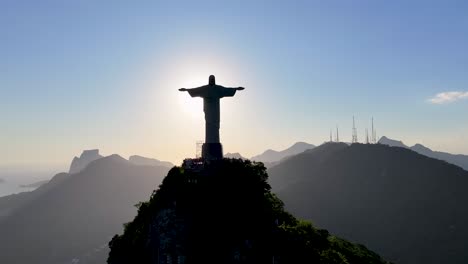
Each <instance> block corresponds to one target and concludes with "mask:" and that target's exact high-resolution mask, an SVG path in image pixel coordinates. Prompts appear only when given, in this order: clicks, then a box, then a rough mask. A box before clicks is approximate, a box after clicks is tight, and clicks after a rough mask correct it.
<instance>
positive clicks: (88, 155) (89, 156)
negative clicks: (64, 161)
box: [69, 149, 103, 174]
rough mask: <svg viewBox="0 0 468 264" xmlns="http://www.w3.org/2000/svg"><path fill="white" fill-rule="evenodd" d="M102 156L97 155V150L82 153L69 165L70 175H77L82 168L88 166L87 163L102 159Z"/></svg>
mask: <svg viewBox="0 0 468 264" xmlns="http://www.w3.org/2000/svg"><path fill="white" fill-rule="evenodd" d="M102 157H103V156H101V155H99V150H98V149H92V150H85V151H83V153H81V156H80V157H79V158H78V157H75V158H73V160H72V163H71V165H70V171H69V173H70V174H73V173H78V172H80V171H81V170H83V169H84V168H86V167H87V166H88V164H89V163H91V162H92V161H95V160H97V159H100V158H102Z"/></svg>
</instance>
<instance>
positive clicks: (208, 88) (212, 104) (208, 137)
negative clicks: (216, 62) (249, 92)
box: [179, 75, 244, 159]
mask: <svg viewBox="0 0 468 264" xmlns="http://www.w3.org/2000/svg"><path fill="white" fill-rule="evenodd" d="M238 90H244V88H243V87H237V88H227V87H224V86H221V85H216V81H215V77H214V75H210V77H209V79H208V85H204V86H201V87H198V88H190V89H187V88H181V89H179V91H182V92H185V91H187V92H188V93H189V94H190V96H191V97H201V98H203V111H204V112H205V143H204V144H203V147H202V157H203V158H204V159H218V158H222V157H223V149H222V146H221V142H220V141H219V122H220V105H219V100H220V99H221V98H223V97H232V96H234V94H236V91H238Z"/></svg>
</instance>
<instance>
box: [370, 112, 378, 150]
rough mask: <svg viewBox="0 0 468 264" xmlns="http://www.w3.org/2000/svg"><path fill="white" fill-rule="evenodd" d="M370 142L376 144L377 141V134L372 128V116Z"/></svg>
mask: <svg viewBox="0 0 468 264" xmlns="http://www.w3.org/2000/svg"><path fill="white" fill-rule="evenodd" d="M371 133H372V134H371V143H373V144H376V143H377V134H376V132H375V129H374V117H372V131H371Z"/></svg>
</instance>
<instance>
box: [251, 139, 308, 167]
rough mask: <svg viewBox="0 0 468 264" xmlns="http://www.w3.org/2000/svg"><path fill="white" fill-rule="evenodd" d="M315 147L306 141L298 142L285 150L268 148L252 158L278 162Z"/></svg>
mask: <svg viewBox="0 0 468 264" xmlns="http://www.w3.org/2000/svg"><path fill="white" fill-rule="evenodd" d="M314 147H315V146H314V145H312V144H309V143H306V142H296V143H294V144H293V145H292V146H290V147H289V148H287V149H285V150H281V151H276V150H272V149H268V150H266V151H265V152H263V153H262V154H260V155H257V156H254V157H252V158H251V159H252V160H255V161H261V162H277V161H280V160H281V159H284V158H286V157H288V156H292V155H296V154H299V153H302V152H304V151H306V150H308V149H312V148H314Z"/></svg>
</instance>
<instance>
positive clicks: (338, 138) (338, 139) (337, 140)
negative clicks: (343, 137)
mask: <svg viewBox="0 0 468 264" xmlns="http://www.w3.org/2000/svg"><path fill="white" fill-rule="evenodd" d="M336 142H340V135H339V133H338V125H337V126H336Z"/></svg>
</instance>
